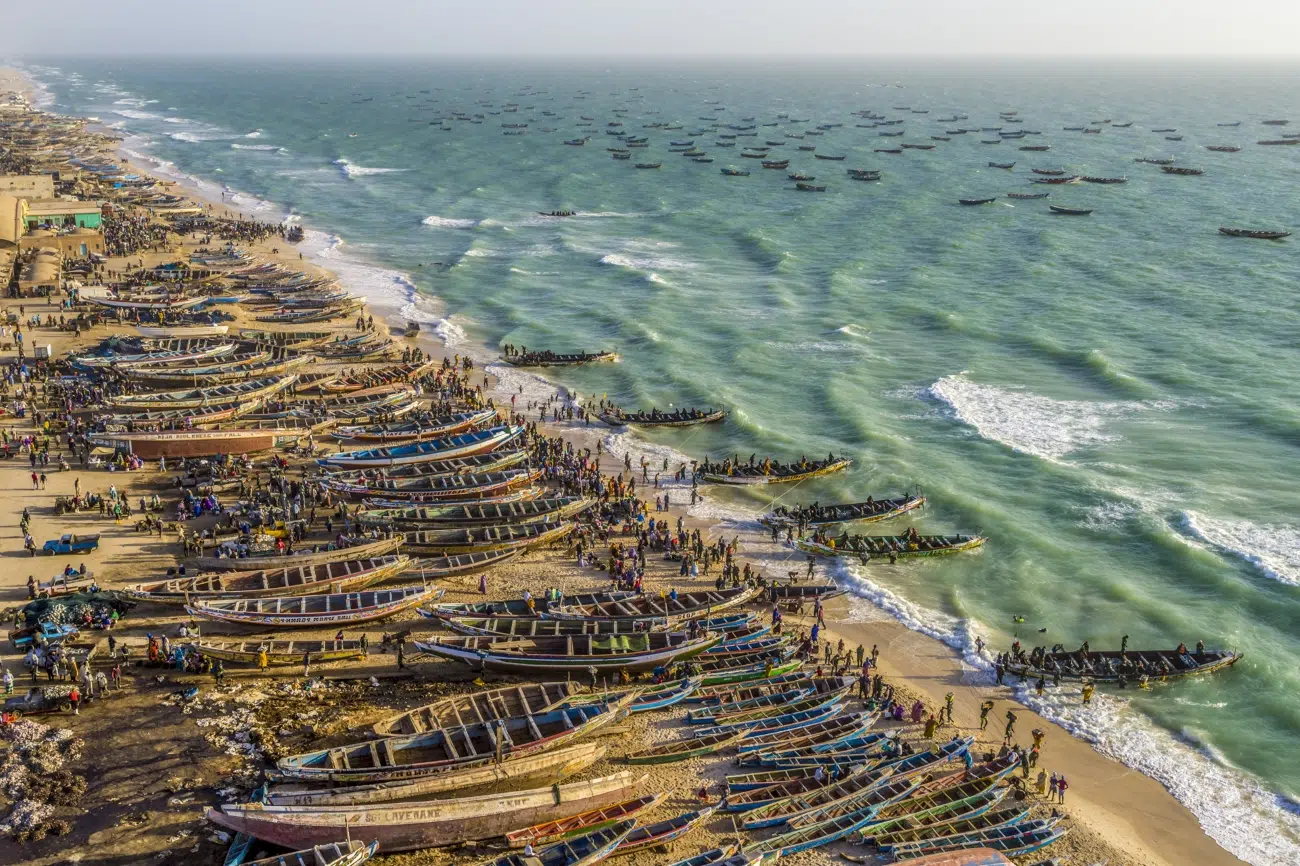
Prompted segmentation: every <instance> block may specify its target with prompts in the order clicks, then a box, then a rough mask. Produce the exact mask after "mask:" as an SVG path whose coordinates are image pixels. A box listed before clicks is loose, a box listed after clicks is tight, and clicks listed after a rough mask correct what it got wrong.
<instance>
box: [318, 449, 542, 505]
mask: <svg viewBox="0 0 1300 866" xmlns="http://www.w3.org/2000/svg"><path fill="white" fill-rule="evenodd" d="M528 460H529V452H528V451H527V450H525V449H523V448H505V449H499V450H497V451H490V452H488V453H487V454H475V455H472V456H470V457H455V458H451V459H448V460H430V461H429V462H428V463H405V464H403V465H401V466H384V467H380V468H366V469H355V470H343V469H339V468H338V467H332V468H326V469H325V470H323V471H325V472H328V473H329V474H328V475H326V476H324V478H323V479H322V481H323V482H327V483H328V485H331V486H336V485H339V484H357V485H362V486H372V487H374V488H376V489H379V488H385V489H387V490H389V491H390V492H387V493H385V494H383V495H385V496H388V497H389V498H392V495H393V494H392V493H391V490H392V489H393V487H392V484H393V483H395V482H396V483H400V482H404V481H409V480H412V479H417V478H441V477H445V476H453V475H473V474H482V473H485V472H499V471H502V470H505V469H510V468H512V467H515V466H518V465H519V464H521V463H527V462H528Z"/></svg>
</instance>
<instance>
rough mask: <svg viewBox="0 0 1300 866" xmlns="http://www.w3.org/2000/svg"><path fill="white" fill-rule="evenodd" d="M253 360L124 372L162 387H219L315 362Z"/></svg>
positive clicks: (300, 358) (306, 359)
mask: <svg viewBox="0 0 1300 866" xmlns="http://www.w3.org/2000/svg"><path fill="white" fill-rule="evenodd" d="M258 354H262V353H258ZM254 357H255V359H250V360H243V361H232V362H231V363H229V364H215V365H212V366H208V367H196V368H191V369H188V370H180V369H176V370H155V369H153V368H140V367H132V368H131V369H129V370H126V371H124V372H125V373H126V375H127V376H128V377H129V378H130V379H132V380H134V381H137V382H154V383H158V384H162V385H175V384H190V385H195V386H197V385H199V384H203V385H220V384H222V383H224V382H235V381H238V380H241V379H256V378H264V377H266V376H273V375H276V374H279V373H287V372H289V371H290V370H293V369H295V368H297V367H303V366H306V365H307V364H310V363H312V362H313V361H315V358H313V357H312V356H311V355H295V356H292V357H287V358H281V359H279V360H274V359H269V358H262V357H256V356H254Z"/></svg>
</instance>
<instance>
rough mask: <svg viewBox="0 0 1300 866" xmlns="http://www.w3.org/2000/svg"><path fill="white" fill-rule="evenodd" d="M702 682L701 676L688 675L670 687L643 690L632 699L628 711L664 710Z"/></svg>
mask: <svg viewBox="0 0 1300 866" xmlns="http://www.w3.org/2000/svg"><path fill="white" fill-rule="evenodd" d="M700 682H701V679H700V678H699V677H688V678H686V679H683V680H682V681H681V682H679V683H677V684H675V685H671V686H670V687H669V688H659V689H655V690H654V691H649V692H642V693H641V694H640V695H638V696H637V697H636V699H635V700H633V701H632V703H631V705H630V706H629V707H628V712H630V713H646V712H649V711H651V710H662V709H664V708H665V707H671V706H672V705H673V704H676V703H678V702H680V701H681V700H682V699H684V698H685V697H686V696H687V695H689V694H690V693H691V692H693V691H695V690H696V689H698V688H699V687H700Z"/></svg>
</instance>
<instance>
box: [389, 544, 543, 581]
mask: <svg viewBox="0 0 1300 866" xmlns="http://www.w3.org/2000/svg"><path fill="white" fill-rule="evenodd" d="M519 553H520V551H518V550H493V551H489V552H487V553H459V554H456V555H454V556H432V557H428V558H427V559H414V560H411V562H410V564H409V565H408V566H407V569H406V573H407V574H418V575H420V577H422V578H425V579H433V578H439V577H450V576H451V575H453V574H469V573H471V572H475V571H480V570H482V569H484V568H491V567H492V566H494V565H500V564H501V563H503V562H505V561H506V560H509V559H513V558H514V557H516V556H518V555H519Z"/></svg>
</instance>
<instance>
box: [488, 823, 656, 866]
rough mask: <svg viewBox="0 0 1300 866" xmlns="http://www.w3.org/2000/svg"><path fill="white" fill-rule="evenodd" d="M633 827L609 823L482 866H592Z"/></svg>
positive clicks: (621, 842) (632, 824) (622, 840)
mask: <svg viewBox="0 0 1300 866" xmlns="http://www.w3.org/2000/svg"><path fill="white" fill-rule="evenodd" d="M635 827H636V821H631V820H628V821H616V822H611V823H609V824H607V825H604V826H602V827H600V828H599V829H595V830H592V831H590V832H586V833H583V834H573V835H566V836H564V838H561V839H560V840H559V841H557V842H555V843H554V844H552V845H547V846H546V847H545V848H542V849H540V850H536V851H533V852H531V853H530V852H528V851H524V852H522V853H517V854H516V853H511V854H505V855H503V856H501V857H498V858H497V859H495V860H492V861H490V862H489V863H486V864H484V866H592V864H594V863H599V862H600V861H602V860H604V859H605V858H606V857H608V856H609V855H610V853H611V852H613V851H614V850H615V849H616V848H618V846H619V845H621V844H623V843H624V842H625V840H626V839H627V837H628V835H629V834H630V833H631V832H632V830H633V828H635ZM525 844H528V843H525Z"/></svg>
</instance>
